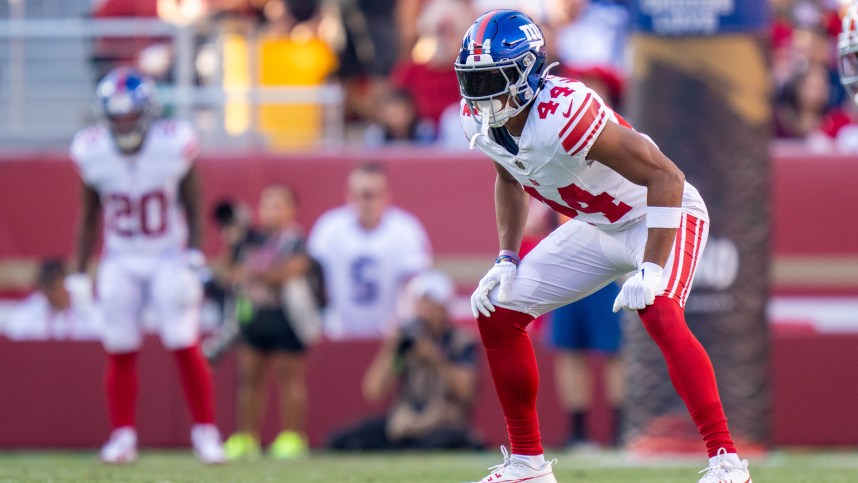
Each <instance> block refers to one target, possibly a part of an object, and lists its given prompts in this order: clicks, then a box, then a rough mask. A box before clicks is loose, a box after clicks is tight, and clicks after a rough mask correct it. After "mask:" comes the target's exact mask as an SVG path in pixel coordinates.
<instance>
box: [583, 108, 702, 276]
mask: <svg viewBox="0 0 858 483" xmlns="http://www.w3.org/2000/svg"><path fill="white" fill-rule="evenodd" d="M587 159H592V160H596V161H598V162H599V163H602V164H604V165H605V166H607V167H609V168H611V169H613V170H614V171H616V172H617V173H619V174H620V175H622V176H623V177H625V178H626V179H628V180H629V181H631V182H632V183H635V184H638V185H641V186H646V188H647V206H648V207H653V206H663V207H671V208H678V207H680V206H682V193H683V190H684V187H685V175H684V174H683V173H682V171H680V170H679V168H678V167H677V166H676V165H675V164H674V163H673V161H671V160H670V159H668V157H667V156H665V155H664V153H662V152H661V150H659V149H658V147H657V146H656V145H655V144H654V143H652V142H651V141H649V140H648V139H647V138H645V137H644V136H643V135H641V134H640V133H638V132H637V131H635V130H633V129H629V128H627V127H625V126H621V125H619V124H617V123H613V122H608V123H606V126H605V128H604V129H603V130H602V132H601V134H600V135H599V137H598V138H596V141H595V142H594V143H593V146H592V147H591V148H590V151H589V153H588V155H587ZM675 238H676V228H650V229H649V236H648V237H647V242H646V248H645V249H644V256H643V261H644V262H650V263H655V264H656V265H658V266H660V267H664V265H665V264H666V263H667V258H668V257H669V256H670V250H671V247H672V246H673V242H674V239H675Z"/></svg>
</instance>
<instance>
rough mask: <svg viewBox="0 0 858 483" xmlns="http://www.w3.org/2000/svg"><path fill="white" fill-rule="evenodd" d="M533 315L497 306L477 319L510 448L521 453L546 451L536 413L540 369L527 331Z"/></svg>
mask: <svg viewBox="0 0 858 483" xmlns="http://www.w3.org/2000/svg"><path fill="white" fill-rule="evenodd" d="M532 320H533V317H532V316H530V315H528V314H524V313H521V312H515V311H513V310H508V309H504V308H501V307H497V310H495V312H494V313H493V314H492V316H491V317H483V316H482V315H481V316H480V318H479V319H478V322H479V325H480V336H481V337H482V339H483V346H485V348H486V357H487V358H488V360H489V368H490V369H491V372H492V379H493V380H494V383H495V391H496V392H497V394H498V398H499V399H500V402H501V407H503V414H504V417H505V418H506V429H507V432H508V433H509V443H510V447H511V448H510V451H511V452H512V454H519V455H540V454H542V453H543V450H542V441H541V438H540V435H539V417H538V416H537V414H536V391H537V389H538V387H539V369H538V368H537V366H536V355H534V353H533V345H532V344H531V343H530V336H529V335H528V334H527V330H526V329H527V324H529V323H530V321H532Z"/></svg>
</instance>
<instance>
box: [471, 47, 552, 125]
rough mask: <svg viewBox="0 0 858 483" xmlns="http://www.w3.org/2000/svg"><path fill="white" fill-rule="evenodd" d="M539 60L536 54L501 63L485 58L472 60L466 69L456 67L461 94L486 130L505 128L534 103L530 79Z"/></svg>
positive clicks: (478, 57)
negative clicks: (509, 121) (528, 79)
mask: <svg viewBox="0 0 858 483" xmlns="http://www.w3.org/2000/svg"><path fill="white" fill-rule="evenodd" d="M475 60H476V61H475ZM535 60H536V56H535V55H533V53H531V52H526V53H524V54H522V55H520V56H519V57H516V58H515V59H504V60H501V61H499V62H494V61H493V60H492V58H491V56H490V55H488V54H481V55H472V56H469V57H468V60H467V63H466V64H464V65H463V64H459V63H456V65H455V70H456V76H457V77H458V79H459V91H460V93H461V95H462V97H463V98H464V99H465V102H466V103H467V104H468V107H469V108H470V110H471V114H472V115H473V116H474V118H475V119H476V120H477V121H478V122H479V123H480V124H481V125H483V126H485V129H484V130H487V129H488V128H489V127H493V128H498V127H501V126H503V125H504V124H505V123H506V122H507V121H508V120H509V119H510V118H512V117H514V116H516V115H517V114H518V113H520V112H521V111H522V110H523V109H524V108H525V107H527V106H528V104H530V101H532V100H533V98H534V97H535V95H534V92H533V89H531V87H530V85H529V84H528V82H527V78H528V76H529V75H530V73H531V71H532V70H533V67H534V65H535ZM522 67H523V68H522Z"/></svg>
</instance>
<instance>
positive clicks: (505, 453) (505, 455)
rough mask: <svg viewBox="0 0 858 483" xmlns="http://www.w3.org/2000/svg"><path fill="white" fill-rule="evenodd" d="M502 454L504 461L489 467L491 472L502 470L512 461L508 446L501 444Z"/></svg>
mask: <svg viewBox="0 0 858 483" xmlns="http://www.w3.org/2000/svg"><path fill="white" fill-rule="evenodd" d="M500 449H501V454H502V455H503V463H501V464H499V465H494V466H490V467H489V472H490V473H494V472H496V471H500V470H502V469H504V468H506V467H507V466H509V465H510V463H512V459H511V458H510V456H509V451H507V449H506V446H503V445H501V447H500Z"/></svg>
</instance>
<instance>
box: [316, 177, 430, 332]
mask: <svg viewBox="0 0 858 483" xmlns="http://www.w3.org/2000/svg"><path fill="white" fill-rule="evenodd" d="M390 198H391V194H390V190H389V188H388V180H387V174H386V172H385V170H384V168H382V167H381V165H379V164H375V163H367V164H363V165H361V166H358V167H357V168H355V169H353V170H352V171H351V173H349V177H348V186H347V193H346V199H347V200H348V203H347V204H346V205H345V206H341V207H339V208H335V209H333V210H330V211H328V212H326V213H324V214H323V215H322V216H321V217H320V218H319V219H318V221H316V224H315V226H313V229H312V231H311V232H310V237H309V242H308V249H309V252H310V254H311V255H312V256H313V257H314V258H315V259H316V260H318V261H319V262H320V263H321V265H322V269H323V271H324V276H325V286H326V288H327V295H328V306H327V308H326V311H325V324H324V328H325V334H326V335H327V336H328V337H330V338H332V339H349V338H357V339H374V338H382V337H386V336H389V335H390V334H391V333H392V332H393V331H394V330H395V329H396V327H397V325H398V324H399V322H400V321H399V320H398V319H397V316H396V311H397V304H398V303H399V298H400V296H401V292H402V289H403V287H404V284H405V283H406V282H407V281H408V279H410V278H411V277H412V276H414V275H415V274H416V273H419V272H420V271H422V270H424V269H426V268H427V267H429V265H430V264H431V262H432V256H431V248H430V245H429V240H428V238H427V236H426V232H425V230H424V229H423V226H422V225H421V224H420V221H418V220H417V218H415V217H414V216H413V215H411V214H410V213H408V212H406V211H404V210H402V209H399V208H397V207H394V206H391V205H390Z"/></svg>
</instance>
